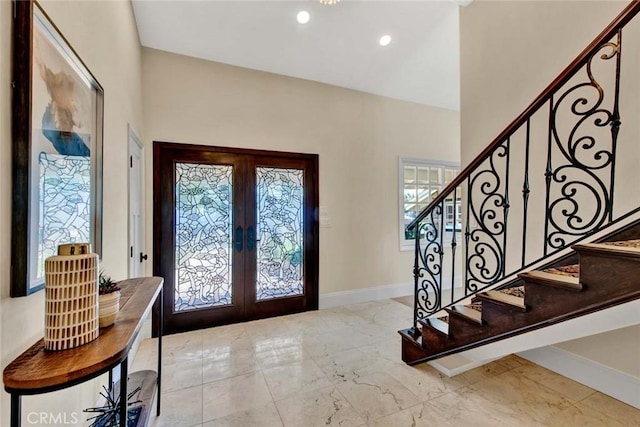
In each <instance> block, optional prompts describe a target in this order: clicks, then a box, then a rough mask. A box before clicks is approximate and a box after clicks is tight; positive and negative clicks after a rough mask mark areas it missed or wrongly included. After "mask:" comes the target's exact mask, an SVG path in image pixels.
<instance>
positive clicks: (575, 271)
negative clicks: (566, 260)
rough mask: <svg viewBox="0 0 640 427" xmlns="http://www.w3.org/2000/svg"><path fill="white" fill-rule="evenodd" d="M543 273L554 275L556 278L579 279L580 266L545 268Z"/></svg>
mask: <svg viewBox="0 0 640 427" xmlns="http://www.w3.org/2000/svg"><path fill="white" fill-rule="evenodd" d="M541 271H542V272H544V273H549V274H555V275H557V276H568V277H575V278H579V277H580V264H573V265H564V266H561V267H552V268H545V269H544V270H541Z"/></svg>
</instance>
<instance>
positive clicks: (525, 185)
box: [522, 119, 531, 267]
mask: <svg viewBox="0 0 640 427" xmlns="http://www.w3.org/2000/svg"><path fill="white" fill-rule="evenodd" d="M530 138H531V119H527V136H526V141H525V151H524V182H523V184H522V203H523V209H524V211H523V214H522V267H524V266H525V263H526V252H527V219H528V218H527V209H528V207H529V192H530V191H531V190H530V188H529V144H530Z"/></svg>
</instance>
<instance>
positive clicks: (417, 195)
mask: <svg viewBox="0 0 640 427" xmlns="http://www.w3.org/2000/svg"><path fill="white" fill-rule="evenodd" d="M459 169H460V165H459V164H457V163H451V162H438V161H430V160H420V159H407V158H402V157H401V158H400V159H399V167H398V170H399V180H398V181H399V183H400V186H399V205H400V224H399V225H400V230H399V233H400V234H399V238H400V249H401V250H412V249H413V248H414V245H415V243H414V236H415V234H414V233H415V232H414V231H411V232H408V231H406V226H407V225H408V224H409V223H410V222H411V221H413V220H414V219H415V218H416V217H417V216H418V214H419V213H420V212H422V210H423V209H424V208H426V207H427V205H428V204H429V203H430V202H431V201H432V200H433V199H435V198H436V197H437V196H438V194H440V191H442V189H443V188H444V187H446V186H447V184H449V183H450V182H451V181H453V179H454V178H455V177H456V176H457V175H458V172H459ZM444 216H445V224H444V225H445V231H447V232H452V231H453V227H455V228H456V231H460V230H461V227H462V212H461V209H460V195H459V194H458V195H457V198H456V202H455V203H453V200H449V199H448V200H445V204H444Z"/></svg>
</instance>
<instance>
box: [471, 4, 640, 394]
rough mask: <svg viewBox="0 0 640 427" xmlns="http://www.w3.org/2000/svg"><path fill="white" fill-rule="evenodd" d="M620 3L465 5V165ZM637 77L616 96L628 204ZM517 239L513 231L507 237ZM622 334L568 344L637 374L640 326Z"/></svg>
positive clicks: (628, 33) (636, 156)
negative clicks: (607, 351)
mask: <svg viewBox="0 0 640 427" xmlns="http://www.w3.org/2000/svg"><path fill="white" fill-rule="evenodd" d="M625 4H626V2H619V1H607V2H598V1H586V2H578V1H575V2H574V1H558V2H539V1H509V2H493V1H482V0H480V1H474V2H472V3H471V4H470V5H469V6H467V7H465V8H462V10H461V84H462V86H461V153H462V164H463V165H465V164H467V163H469V161H470V160H472V159H473V158H474V157H475V156H476V155H477V154H478V153H479V152H480V151H481V150H482V149H483V148H484V146H486V144H487V141H490V140H492V139H493V137H495V135H497V134H498V133H499V132H500V131H501V130H502V129H503V128H504V127H505V126H506V125H507V124H508V123H509V122H510V121H511V120H512V119H513V117H514V116H515V115H516V114H518V113H519V112H520V111H522V110H523V109H524V108H525V107H526V106H527V105H528V104H529V103H530V102H531V100H532V99H533V98H534V97H535V96H536V95H537V94H538V93H540V92H541V91H542V89H543V88H544V87H545V86H546V85H547V84H548V83H549V82H550V81H552V80H553V79H554V78H555V76H556V75H558V74H559V73H560V71H561V70H562V69H563V68H564V67H565V66H566V64H567V63H568V61H569V60H570V59H572V58H574V57H575V55H576V54H577V52H579V51H581V50H582V49H583V48H584V46H586V45H587V44H588V43H589V42H590V41H591V40H592V39H593V37H594V36H595V34H597V33H598V32H599V31H600V30H601V29H602V28H604V27H605V26H606V25H607V24H608V23H609V22H610V21H611V20H612V19H613V18H614V17H615V16H616V15H617V14H618V13H619V12H620V10H622V8H623V7H624V6H625ZM636 21H640V20H639V19H638V18H636V19H635V20H634V22H632V23H631V24H630V25H629V26H628V29H625V36H624V37H625V38H624V46H623V49H624V51H625V55H624V59H623V64H622V67H623V70H635V72H633V71H632V73H631V74H632V75H633V74H635V75H636V76H638V75H640V73H638V70H640V68H639V67H638V59H639V58H640V32H639V27H640V22H636ZM628 75H629V73H627V76H628ZM639 81H640V80H639V79H635V80H634V79H633V78H630V77H624V76H623V80H622V85H621V93H622V94H623V95H624V94H627V95H631V96H623V97H622V98H621V99H622V102H623V104H622V105H621V107H620V108H621V111H622V115H623V119H622V122H623V124H622V127H621V132H620V136H619V138H620V142H619V145H618V148H619V149H620V150H622V151H619V157H618V158H619V160H620V163H619V164H618V167H620V172H619V174H618V175H617V177H618V179H617V181H616V203H619V202H622V203H624V204H626V205H627V206H631V205H633V204H635V206H640V201H639V200H638V196H639V195H640V192H638V191H637V186H638V184H637V182H638V181H636V180H629V179H627V180H625V179H624V177H625V170H626V171H629V170H630V169H633V168H637V166H636V165H638V164H640V138H639V137H638V135H639V129H638V123H640V120H638V117H640V114H639V104H638V99H640V97H639V96H638V94H640V89H639V87H638V82H639ZM625 116H626V117H627V118H626V120H625V118H624V117H625ZM620 184H621V185H620ZM621 209H626V208H621ZM518 238H519V236H510V238H509V239H510V240H513V239H518ZM634 330H635V334H634ZM624 337H625V339H622V338H620V337H619V334H617V333H616V332H611V333H605V334H599V335H597V336H594V337H592V338H581V339H580V340H579V345H571V344H567V345H568V346H569V347H570V348H571V353H572V354H573V355H575V356H577V357H580V358H583V359H585V360H587V361H588V360H592V359H593V358H594V355H593V354H592V353H591V352H589V351H587V350H586V349H588V348H594V347H595V348H598V347H603V346H605V345H606V346H613V347H614V348H615V351H616V354H617V355H618V359H608V360H595V361H594V362H597V363H599V364H601V365H605V366H607V367H609V368H612V369H614V370H618V371H621V372H624V373H626V374H629V375H631V376H633V375H637V372H630V371H633V370H632V369H629V366H630V361H631V360H633V358H635V360H637V353H636V349H637V348H638V347H639V346H640V326H635V327H631V329H630V330H629V331H627V333H625V334H624ZM559 347H564V345H559ZM554 348H555V347H551V348H550V349H549V350H548V352H549V353H551V352H554ZM555 354H560V353H559V352H555ZM631 366H633V365H631ZM625 371H626V372H625ZM560 373H562V372H560ZM638 381H640V378H638Z"/></svg>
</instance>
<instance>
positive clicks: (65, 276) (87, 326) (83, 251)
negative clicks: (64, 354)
mask: <svg viewBox="0 0 640 427" xmlns="http://www.w3.org/2000/svg"><path fill="white" fill-rule="evenodd" d="M88 247H89V245H65V246H64V247H60V248H59V249H58V254H60V255H58V256H53V257H49V258H47V259H46V260H45V294H46V295H45V299H46V302H45V303H46V307H45V328H44V330H45V332H44V348H45V349H47V350H66V349H69V348H74V347H78V346H81V345H83V344H86V343H88V342H90V341H93V340H94V339H96V338H98V334H99V329H98V270H99V268H98V255H97V254H92V253H88V252H89V250H88ZM74 253H79V255H69V254H74ZM62 254H67V255H62Z"/></svg>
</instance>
